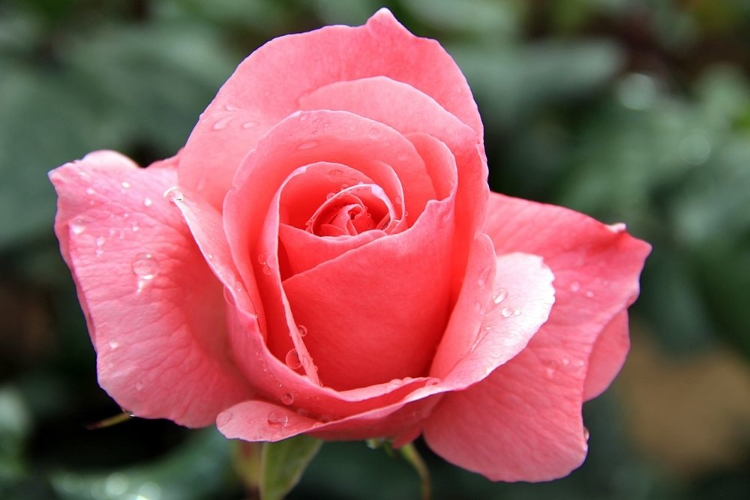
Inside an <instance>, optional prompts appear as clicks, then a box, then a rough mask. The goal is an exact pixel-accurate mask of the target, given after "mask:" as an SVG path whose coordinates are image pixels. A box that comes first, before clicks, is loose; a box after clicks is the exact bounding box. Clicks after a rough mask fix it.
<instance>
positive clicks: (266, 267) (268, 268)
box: [262, 264, 271, 276]
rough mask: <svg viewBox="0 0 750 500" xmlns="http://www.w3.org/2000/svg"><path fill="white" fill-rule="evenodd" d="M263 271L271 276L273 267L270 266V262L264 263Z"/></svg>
mask: <svg viewBox="0 0 750 500" xmlns="http://www.w3.org/2000/svg"><path fill="white" fill-rule="evenodd" d="M262 271H263V274H265V275H266V276H271V268H270V267H269V266H268V264H263V269H262Z"/></svg>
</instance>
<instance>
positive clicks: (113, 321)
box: [50, 152, 252, 427]
mask: <svg viewBox="0 0 750 500" xmlns="http://www.w3.org/2000/svg"><path fill="white" fill-rule="evenodd" d="M176 161H177V160H171V161H167V162H164V163H162V164H156V165H153V166H151V167H149V168H148V169H139V168H137V166H136V165H135V164H134V163H132V162H131V161H130V160H128V159H127V158H125V157H123V156H121V155H119V154H117V153H112V152H97V153H95V154H92V155H89V156H87V157H86V158H84V159H83V160H82V161H80V162H75V163H72V164H67V165H65V166H63V167H60V168H58V169H57V170H54V171H53V172H51V174H50V178H51V180H52V182H53V184H54V185H55V188H56V189H57V192H58V196H59V202H58V212H57V218H56V222H55V231H56V233H57V234H58V237H59V239H60V242H61V248H62V252H63V255H64V256H65V257H66V261H67V262H68V265H69V266H70V267H71V270H72V271H73V274H74V277H75V280H76V285H77V288H78V294H79V298H80V301H81V304H82V307H83V309H84V312H85V314H86V317H87V322H88V325H89V331H90V332H91V334H92V340H93V342H94V346H95V348H96V351H97V354H98V358H97V361H98V372H99V383H100V385H101V386H102V387H103V388H104V389H105V390H106V391H107V392H108V393H109V394H110V395H111V396H112V397H113V398H114V399H115V400H116V401H117V402H118V403H119V404H120V405H121V406H122V407H124V408H126V409H127V410H129V411H131V412H133V413H134V414H135V415H137V416H141V417H148V418H169V419H171V420H174V421H175V422H178V423H180V424H183V425H187V426H193V427H194V426H202V425H207V424H209V423H210V422H212V421H213V420H214V419H215V418H216V415H217V414H218V413H219V412H220V411H221V410H223V409H224V408H226V407H227V406H229V405H232V404H234V403H236V402H238V401H241V400H243V399H246V398H248V397H250V396H251V395H252V392H251V391H250V389H249V388H248V387H247V386H246V384H245V382H244V381H243V380H242V378H241V377H240V376H239V374H238V373H237V372H236V370H235V369H234V365H233V363H232V362H231V360H230V359H228V357H227V354H226V351H227V347H226V334H224V333H222V332H221V326H220V325H224V324H225V319H224V314H223V310H224V306H223V299H222V293H221V285H220V283H219V282H218V281H217V280H216V279H215V278H214V276H213V274H212V273H211V270H210V269H209V268H208V267H207V266H206V264H205V261H204V260H203V256H202V255H201V253H200V251H199V250H198V248H197V247H196V245H195V242H194V241H193V239H192V237H191V235H190V232H189V230H188V228H187V226H186V225H185V223H184V221H183V220H182V218H181V216H180V213H179V211H178V210H177V209H176V208H175V207H173V206H171V205H170V204H169V202H168V201H167V200H165V199H164V197H163V196H162V193H163V192H164V190H165V189H167V188H169V187H170V186H173V185H174V184H175V182H176V177H177V175H176V166H175V163H176ZM217 329H218V331H217Z"/></svg>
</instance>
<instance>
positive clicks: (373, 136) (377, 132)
mask: <svg viewBox="0 0 750 500" xmlns="http://www.w3.org/2000/svg"><path fill="white" fill-rule="evenodd" d="M367 135H368V137H369V138H370V139H377V138H378V137H379V136H380V130H379V129H377V128H372V129H370V131H369V132H368V133H367Z"/></svg>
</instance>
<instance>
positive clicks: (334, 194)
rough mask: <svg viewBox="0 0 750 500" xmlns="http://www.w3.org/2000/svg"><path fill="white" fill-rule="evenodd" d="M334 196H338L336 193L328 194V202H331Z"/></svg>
mask: <svg viewBox="0 0 750 500" xmlns="http://www.w3.org/2000/svg"><path fill="white" fill-rule="evenodd" d="M334 196H336V193H328V194H327V195H326V200H330V199H331V198H333V197H334Z"/></svg>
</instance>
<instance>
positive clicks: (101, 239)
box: [96, 236, 106, 247]
mask: <svg viewBox="0 0 750 500" xmlns="http://www.w3.org/2000/svg"><path fill="white" fill-rule="evenodd" d="M105 241H106V240H105V239H104V236H99V237H98V238H97V239H96V246H97V247H101V246H102V245H104V242H105Z"/></svg>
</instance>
